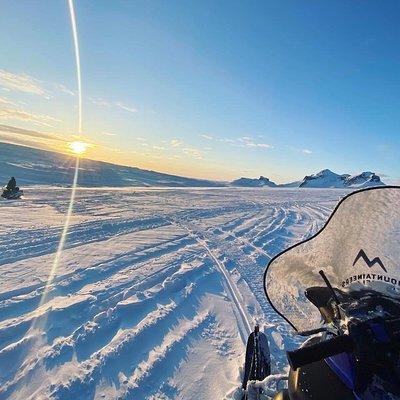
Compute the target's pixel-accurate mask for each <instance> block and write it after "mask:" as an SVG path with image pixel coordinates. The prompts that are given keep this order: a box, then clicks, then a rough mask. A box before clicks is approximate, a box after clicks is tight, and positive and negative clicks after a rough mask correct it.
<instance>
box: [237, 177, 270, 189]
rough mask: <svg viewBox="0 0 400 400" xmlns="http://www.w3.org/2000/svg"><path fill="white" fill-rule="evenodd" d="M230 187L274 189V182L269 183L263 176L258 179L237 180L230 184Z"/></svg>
mask: <svg viewBox="0 0 400 400" xmlns="http://www.w3.org/2000/svg"><path fill="white" fill-rule="evenodd" d="M231 186H242V187H264V186H267V187H276V186H277V184H276V183H275V182H272V181H270V180H269V179H268V178H266V177H265V176H262V175H261V176H260V177H259V178H258V179H253V178H239V179H236V180H235V181H233V182H231Z"/></svg>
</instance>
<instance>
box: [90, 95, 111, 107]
mask: <svg viewBox="0 0 400 400" xmlns="http://www.w3.org/2000/svg"><path fill="white" fill-rule="evenodd" d="M89 101H90V102H91V103H93V104H95V105H96V106H101V107H111V103H110V102H108V101H107V100H104V99H102V98H101V97H98V98H95V97H89Z"/></svg>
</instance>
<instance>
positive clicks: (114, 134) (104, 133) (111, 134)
mask: <svg viewBox="0 0 400 400" xmlns="http://www.w3.org/2000/svg"><path fill="white" fill-rule="evenodd" d="M102 133H103V135H106V136H116V135H117V134H116V133H112V132H102Z"/></svg>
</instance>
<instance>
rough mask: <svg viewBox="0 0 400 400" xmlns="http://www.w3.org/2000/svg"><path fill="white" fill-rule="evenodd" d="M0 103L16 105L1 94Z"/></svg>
mask: <svg viewBox="0 0 400 400" xmlns="http://www.w3.org/2000/svg"><path fill="white" fill-rule="evenodd" d="M0 104H8V105H12V106H16V103H14V102H13V101H11V100H9V99H7V98H6V97H2V96H0Z"/></svg>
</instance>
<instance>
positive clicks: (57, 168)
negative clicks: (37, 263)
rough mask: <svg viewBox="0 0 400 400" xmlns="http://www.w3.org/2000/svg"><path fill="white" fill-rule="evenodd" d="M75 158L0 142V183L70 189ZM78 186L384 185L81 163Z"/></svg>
mask: <svg viewBox="0 0 400 400" xmlns="http://www.w3.org/2000/svg"><path fill="white" fill-rule="evenodd" d="M74 166H75V157H73V156H69V155H66V154H61V153H56V152H52V151H47V150H39V149H34V148H31V147H25V146H17V145H13V144H8V143H1V142H0V182H4V184H5V183H6V182H7V180H8V179H9V178H10V176H15V177H16V178H17V182H18V184H19V185H22V186H23V185H33V184H40V185H58V186H69V185H70V184H71V182H72V181H73V175H74ZM78 184H79V185H80V186H89V187H99V186H108V187H113V186H114V187H129V186H133V187H146V186H148V187H150V186H159V187H225V186H235V187H260V188H263V187H269V188H285V187H286V188H289V187H300V188H364V187H370V186H382V185H384V183H383V182H382V181H381V179H380V177H379V176H378V175H376V174H375V173H373V172H362V173H361V174H358V175H353V176H351V175H349V174H343V175H339V174H336V173H334V172H332V171H330V170H329V169H324V170H322V171H320V172H318V173H316V174H313V175H307V176H305V177H304V178H303V180H301V181H295V182H290V183H286V184H276V183H275V182H272V181H271V180H269V179H268V178H266V177H265V176H260V177H259V178H258V179H257V178H256V179H253V178H239V179H237V180H234V181H232V182H221V181H212V180H203V179H196V178H187V177H182V176H176V175H170V174H164V173H161V172H156V171H150V170H145V169H141V168H137V167H127V166H122V165H115V164H110V163H106V162H103V161H94V160H88V159H81V161H80V170H79V178H78Z"/></svg>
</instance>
